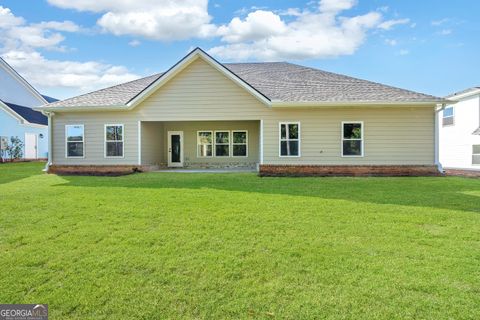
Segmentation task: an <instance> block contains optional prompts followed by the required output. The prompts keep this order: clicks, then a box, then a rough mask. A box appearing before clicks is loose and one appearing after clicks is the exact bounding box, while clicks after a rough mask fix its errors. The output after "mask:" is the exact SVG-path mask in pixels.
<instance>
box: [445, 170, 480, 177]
mask: <svg viewBox="0 0 480 320" xmlns="http://www.w3.org/2000/svg"><path fill="white" fill-rule="evenodd" d="M445 174H446V175H447V176H457V177H470V178H480V170H466V169H447V168H446V169H445Z"/></svg>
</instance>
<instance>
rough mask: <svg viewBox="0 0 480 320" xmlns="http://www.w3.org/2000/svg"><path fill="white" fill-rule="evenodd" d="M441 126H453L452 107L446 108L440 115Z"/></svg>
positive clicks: (453, 115) (453, 112)
mask: <svg viewBox="0 0 480 320" xmlns="http://www.w3.org/2000/svg"><path fill="white" fill-rule="evenodd" d="M442 124H443V126H444V127H445V126H453V125H454V124H455V110H454V109H453V107H446V108H445V109H443V113H442Z"/></svg>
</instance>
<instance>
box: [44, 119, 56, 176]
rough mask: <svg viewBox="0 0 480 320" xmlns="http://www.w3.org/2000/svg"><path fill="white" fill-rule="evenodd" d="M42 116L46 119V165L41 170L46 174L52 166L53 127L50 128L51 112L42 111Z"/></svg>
mask: <svg viewBox="0 0 480 320" xmlns="http://www.w3.org/2000/svg"><path fill="white" fill-rule="evenodd" d="M42 113H43V114H44V115H46V116H47V117H48V160H47V164H45V168H44V169H43V171H44V172H48V169H49V168H50V166H51V165H52V149H53V148H52V143H53V126H52V116H53V115H54V113H53V112H49V111H42Z"/></svg>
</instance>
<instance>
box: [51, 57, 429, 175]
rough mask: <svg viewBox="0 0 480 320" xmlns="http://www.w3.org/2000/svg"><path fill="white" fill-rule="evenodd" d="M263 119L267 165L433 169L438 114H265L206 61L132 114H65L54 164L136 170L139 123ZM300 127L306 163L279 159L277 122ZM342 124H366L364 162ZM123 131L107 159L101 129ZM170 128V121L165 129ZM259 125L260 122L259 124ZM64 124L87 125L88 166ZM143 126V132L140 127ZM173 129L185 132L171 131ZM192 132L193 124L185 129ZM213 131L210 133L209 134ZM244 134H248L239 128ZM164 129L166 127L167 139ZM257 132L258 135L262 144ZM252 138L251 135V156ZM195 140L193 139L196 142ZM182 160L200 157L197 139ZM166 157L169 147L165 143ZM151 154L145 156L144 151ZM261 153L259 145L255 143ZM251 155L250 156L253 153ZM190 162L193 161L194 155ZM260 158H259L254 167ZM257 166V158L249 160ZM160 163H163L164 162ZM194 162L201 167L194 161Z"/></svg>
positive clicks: (395, 110) (392, 110)
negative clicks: (71, 149) (351, 149)
mask: <svg viewBox="0 0 480 320" xmlns="http://www.w3.org/2000/svg"><path fill="white" fill-rule="evenodd" d="M138 120H142V121H232V120H237V121H242V120H257V121H258V120H263V122H264V128H263V134H264V163H265V164H328V165H332V164H378V165H381V164H415V165H432V164H433V163H434V107H433V105H432V106H418V107H416V106H399V107H393V106H384V107H379V106H376V107H368V106H363V107H352V108H349V107H338V108H276V109H272V108H270V107H267V106H266V105H264V104H263V103H261V102H260V101H259V100H257V99H256V98H255V97H254V96H252V95H251V94H250V93H248V92H247V91H246V90H244V89H243V88H241V87H240V86H238V85H237V84H236V83H234V82H233V81H231V80H230V79H228V78H227V77H226V76H224V75H223V74H221V73H220V72H219V71H217V70H216V69H214V68H213V67H212V66H210V65H209V64H208V63H207V62H205V61H203V60H202V59H201V58H199V59H197V60H196V61H194V62H192V63H191V64H190V65H189V66H187V67H186V68H185V69H184V70H183V71H181V72H180V73H179V74H177V75H176V77H174V78H173V79H172V80H170V81H169V82H168V83H166V84H165V85H164V86H163V87H161V88H160V89H159V90H157V91H156V92H154V93H153V94H152V95H151V96H150V97H148V98H147V99H146V100H145V101H143V102H142V103H141V104H140V105H139V106H137V107H136V108H135V109H133V110H132V111H124V112H116V113H112V112H95V113H93V112H88V113H83V112H82V113H80V112H75V113H60V112H57V113H56V114H55V117H54V136H55V139H54V158H53V161H54V163H55V164H127V163H128V164H137V162H138V156H137V150H138V145H137V141H138V137H137V130H138V128H137V122H138ZM283 121H284V122H295V121H299V122H300V123H301V157H298V158H281V157H279V122H283ZM342 121H363V122H364V147H365V152H364V153H365V156H364V157H363V158H344V157H342V156H341V123H342ZM105 123H124V124H125V157H124V158H123V159H104V157H103V152H104V137H103V130H104V129H103V125H104V124H105ZM165 123H167V122H165ZM257 123H258V122H257ZM65 124H84V125H85V133H86V137H85V140H86V157H85V159H65V137H64V135H65V132H64V130H65V129H64V125H65ZM142 127H143V126H142ZM169 128H171V130H175V131H176V130H179V131H180V130H182V129H181V128H173V127H170V126H169ZM187 129H188V130H193V127H192V126H191V125H190V124H188V125H187V128H185V130H187ZM205 129H209V128H205ZM235 129H243V128H235ZM165 130H166V128H164V139H166V134H165ZM144 131H148V129H146V130H145V129H144V130H143V131H142V140H143V142H142V163H143V164H147V163H148V162H150V161H154V160H153V158H154V155H155V154H156V155H158V152H159V151H158V149H155V148H157V147H158V145H155V146H153V145H151V143H150V142H149V141H147V139H148V140H150V139H152V138H148V137H152V136H154V134H153V133H152V132H151V131H150V132H146V133H145V132H144ZM258 136H259V133H257V137H258ZM256 139H257V138H256V136H255V134H253V133H252V132H250V131H249V141H250V145H249V152H251V150H252V148H253V144H252V141H254V140H256ZM192 141H193V140H192ZM194 141H195V143H193V144H191V145H190V146H189V145H187V143H186V145H185V154H187V153H192V152H194V153H196V140H194ZM163 143H164V145H163V147H162V148H163V149H164V150H165V149H166V148H165V143H166V140H164V141H163ZM144 148H146V149H147V150H143V149H144ZM256 149H257V152H258V149H259V147H258V144H257V148H256ZM252 156H253V154H252ZM189 158H190V159H192V156H191V155H189ZM259 158H260V156H259V155H257V158H256V159H257V160H256V161H258V159H259ZM253 160H254V159H253V158H252V161H253ZM162 161H165V162H166V158H163V160H162ZM195 161H196V160H195Z"/></svg>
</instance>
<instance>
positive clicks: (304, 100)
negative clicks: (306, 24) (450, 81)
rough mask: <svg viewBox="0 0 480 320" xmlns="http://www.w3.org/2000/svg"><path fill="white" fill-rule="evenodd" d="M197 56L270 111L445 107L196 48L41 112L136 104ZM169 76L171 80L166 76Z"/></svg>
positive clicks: (421, 97)
mask: <svg viewBox="0 0 480 320" xmlns="http://www.w3.org/2000/svg"><path fill="white" fill-rule="evenodd" d="M197 57H202V58H203V59H205V60H206V61H207V62H209V63H210V64H212V65H213V66H215V67H216V68H217V69H218V70H219V71H221V72H223V73H224V74H225V75H226V76H228V77H230V78H231V79H232V80H235V81H236V82H237V83H239V84H240V85H241V86H243V87H245V88H246V89H248V90H249V91H250V92H251V93H252V94H253V95H256V96H257V98H259V99H260V100H262V102H264V103H267V104H269V105H271V106H274V105H281V104H285V105H288V104H290V105H293V106H295V105H305V104H308V103H312V104H324V105H328V104H332V105H334V104H341V103H345V104H348V103H352V104H369V103H370V104H382V103H385V104H395V103H397V104H405V103H412V104H413V103H432V104H434V103H445V102H447V100H445V99H443V98H438V97H434V96H431V95H426V94H422V93H417V92H413V91H409V90H404V89H399V88H395V87H391V86H387V85H383V84H379V83H376V82H371V81H366V80H361V79H357V78H352V77H348V76H344V75H340V74H335V73H331V72H326V71H322V70H318V69H314V68H309V67H304V66H299V65H296V64H291V63H287V62H267V63H225V64H221V63H219V62H218V61H216V60H215V59H213V58H212V57H210V56H209V55H208V54H206V53H205V52H204V51H203V50H201V49H200V48H197V49H195V50H193V51H192V52H190V53H189V54H188V55H187V56H186V57H185V58H183V59H182V60H180V61H179V62H178V63H177V64H175V65H174V66H173V67H172V68H171V69H169V70H168V71H167V72H165V73H159V74H155V75H152V76H149V77H145V78H141V79H138V80H134V81H130V82H127V83H124V84H120V85H116V86H113V87H110V88H106V89H102V90H98V91H94V92H91V93H87V94H84V95H81V96H78V97H73V98H70V99H66V100H63V101H58V102H54V103H51V104H48V105H46V106H44V107H43V108H48V109H50V108H52V109H53V108H55V107H61V108H68V107H108V106H112V107H120V106H129V107H130V105H131V104H132V103H133V102H137V100H140V98H139V97H141V96H142V95H146V96H147V95H148V91H151V90H154V89H156V88H158V87H159V86H161V84H162V81H163V82H166V81H168V79H166V78H169V77H170V76H174V73H175V72H179V71H180V70H182V67H183V66H182V64H188V63H190V62H191V61H192V60H193V59H194V58H197ZM171 74H173V75H171Z"/></svg>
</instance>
